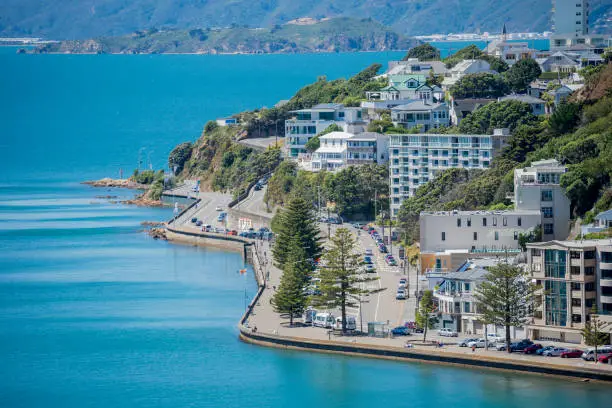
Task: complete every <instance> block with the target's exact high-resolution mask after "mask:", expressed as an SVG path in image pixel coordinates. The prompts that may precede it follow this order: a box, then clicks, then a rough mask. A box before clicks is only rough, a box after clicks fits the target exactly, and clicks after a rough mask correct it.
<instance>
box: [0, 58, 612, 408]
mask: <svg viewBox="0 0 612 408" xmlns="http://www.w3.org/2000/svg"><path fill="white" fill-rule="evenodd" d="M400 55H401V53H381V54H377V53H367V54H334V55H298V56H294V55H286V56H216V57H212V56H211V57H203V56H65V55H57V56H49V55H45V56H29V55H28V56H25V55H15V54H14V49H13V50H11V49H2V48H0V66H1V67H2V70H3V72H2V75H1V76H0V90H2V93H1V98H0V162H1V163H2V172H0V361H1V362H2V363H1V364H2V368H1V369H0V407H7V408H18V407H27V408H31V407H69V408H70V407H75V408H77V407H79V408H81V407H104V408H108V407H117V408H122V407H152V406H155V407H219V406H225V407H238V406H251V407H286V406H294V407H312V406H320V407H359V406H363V407H366V406H368V407H369V406H406V405H410V406H414V407H430V406H432V405H434V404H435V405H437V406H452V407H491V406H495V407H503V408H505V407H525V406H538V407H543V408H544V407H556V408H558V407H579V406H584V403H585V401H588V403H589V405H590V406H602V407H603V406H607V404H606V403H607V402H609V392H608V388H607V387H605V386H603V385H600V384H595V383H592V384H584V383H575V382H570V381H565V380H556V379H551V378H544V377H538V376H529V375H526V374H512V373H499V372H483V371H477V370H469V369H461V368H453V367H445V366H435V365H425V364H403V363H394V362H386V361H377V360H368V359H361V358H345V357H339V356H330V355H319V354H309V353H300V352H288V351H279V350H273V349H266V348H260V347H256V346H252V345H248V344H243V343H241V342H240V341H239V340H238V338H237V334H238V331H237V328H236V323H237V321H238V319H239V317H240V315H241V314H242V312H243V310H244V305H245V301H248V300H249V299H250V298H251V296H253V294H254V293H255V290H256V285H255V282H254V280H253V275H252V271H251V270H250V269H249V271H248V273H247V275H246V276H245V275H240V274H239V273H238V270H239V269H240V268H242V267H244V264H243V261H242V259H241V257H240V254H238V253H233V252H224V251H219V250H215V249H204V248H196V247H189V246H179V245H170V244H168V243H165V242H159V241H154V240H152V239H150V238H148V237H147V236H146V235H145V234H143V233H142V232H141V228H142V227H141V226H140V225H139V224H140V222H141V221H143V220H151V221H155V220H157V221H159V220H163V219H165V218H167V217H168V216H169V215H170V211H169V210H167V209H146V208H144V209H143V208H136V207H129V206H124V205H121V204H116V203H113V202H111V201H116V200H121V199H122V198H125V197H129V196H131V194H132V193H131V192H129V191H125V190H113V189H110V190H107V189H93V188H89V187H86V186H83V185H80V184H79V182H80V181H82V180H83V179H91V178H99V177H104V176H117V175H118V171H119V169H120V168H122V169H124V171H126V172H127V171H129V170H131V169H133V168H134V167H135V166H136V164H137V158H138V155H139V151H140V155H141V158H142V159H143V161H145V162H148V161H149V160H150V161H151V163H152V164H153V166H155V167H157V168H159V167H161V166H163V163H164V159H165V157H166V156H167V154H168V151H169V150H170V148H171V147H172V146H174V145H175V144H177V143H178V142H181V141H184V140H194V139H195V138H196V137H197V136H198V135H199V132H200V130H201V128H202V125H203V124H204V123H205V122H206V121H207V120H209V119H212V118H215V117H218V116H223V115H227V114H230V113H233V112H236V111H239V110H241V109H246V108H254V107H256V106H259V105H268V106H270V105H272V104H274V103H275V102H276V101H278V100H279V99H283V98H288V97H289V96H291V94H292V93H293V92H294V91H295V89H297V88H298V87H299V86H301V85H303V84H306V83H308V82H309V81H311V80H313V79H315V78H316V76H317V75H320V74H326V75H327V76H328V77H329V78H335V77H339V76H348V75H350V74H352V73H354V72H356V71H358V70H359V69H361V68H363V67H365V66H367V65H368V64H370V63H372V62H374V61H381V62H384V61H385V60H386V59H390V58H397V57H398V56H400ZM97 196H111V197H113V198H112V199H111V200H109V199H107V198H97ZM115 196H116V197H115Z"/></svg>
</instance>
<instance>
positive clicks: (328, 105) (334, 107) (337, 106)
mask: <svg viewBox="0 0 612 408" xmlns="http://www.w3.org/2000/svg"><path fill="white" fill-rule="evenodd" d="M342 108H344V105H342V104H341V103H320V104H318V105H315V106H313V107H312V108H310V109H313V110H337V109H342Z"/></svg>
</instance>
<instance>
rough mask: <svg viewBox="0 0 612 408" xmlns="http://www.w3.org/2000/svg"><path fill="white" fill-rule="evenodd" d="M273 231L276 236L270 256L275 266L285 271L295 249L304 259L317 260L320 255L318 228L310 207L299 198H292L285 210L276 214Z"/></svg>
mask: <svg viewBox="0 0 612 408" xmlns="http://www.w3.org/2000/svg"><path fill="white" fill-rule="evenodd" d="M276 217H277V220H276V222H275V223H274V224H273V230H274V232H275V233H276V234H277V239H276V240H275V244H274V247H273V248H272V255H273V256H274V262H275V264H276V266H277V267H278V268H280V269H282V270H285V269H286V268H287V267H288V265H289V259H290V257H291V251H294V252H295V247H296V246H297V247H300V248H302V249H303V250H304V254H302V255H305V257H306V258H305V259H317V258H319V256H320V255H321V243H320V241H321V239H320V238H319V227H318V225H317V223H316V219H315V217H314V212H313V211H312V206H311V205H310V204H309V203H307V202H306V201H305V200H304V199H302V198H300V197H295V198H293V199H292V200H291V201H290V202H289V204H288V205H287V207H286V208H285V209H282V210H280V211H279V212H278V214H277V216H276Z"/></svg>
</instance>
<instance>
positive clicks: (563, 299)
mask: <svg viewBox="0 0 612 408" xmlns="http://www.w3.org/2000/svg"><path fill="white" fill-rule="evenodd" d="M527 254H528V255H527V259H528V261H527V262H528V268H529V271H530V273H531V277H532V278H533V279H534V280H535V281H536V283H537V284H538V285H539V286H540V287H541V290H540V292H539V296H541V302H539V306H537V308H536V310H535V312H534V314H533V317H532V319H531V321H530V322H529V324H528V325H527V329H528V332H529V336H530V337H531V338H533V339H539V340H555V341H563V342H568V343H581V342H582V334H581V332H580V330H581V329H583V328H584V324H585V322H587V321H589V319H591V314H592V312H593V310H594V308H595V310H596V313H597V314H598V315H599V316H600V317H601V319H602V320H605V321H609V322H612V240H609V239H607V240H589V241H550V242H541V243H533V244H527ZM607 330H608V331H612V325H610V326H609V327H608V329H607Z"/></svg>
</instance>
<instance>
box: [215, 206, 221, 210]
mask: <svg viewBox="0 0 612 408" xmlns="http://www.w3.org/2000/svg"><path fill="white" fill-rule="evenodd" d="M215 211H223V208H221V207H220V206H216V207H215Z"/></svg>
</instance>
